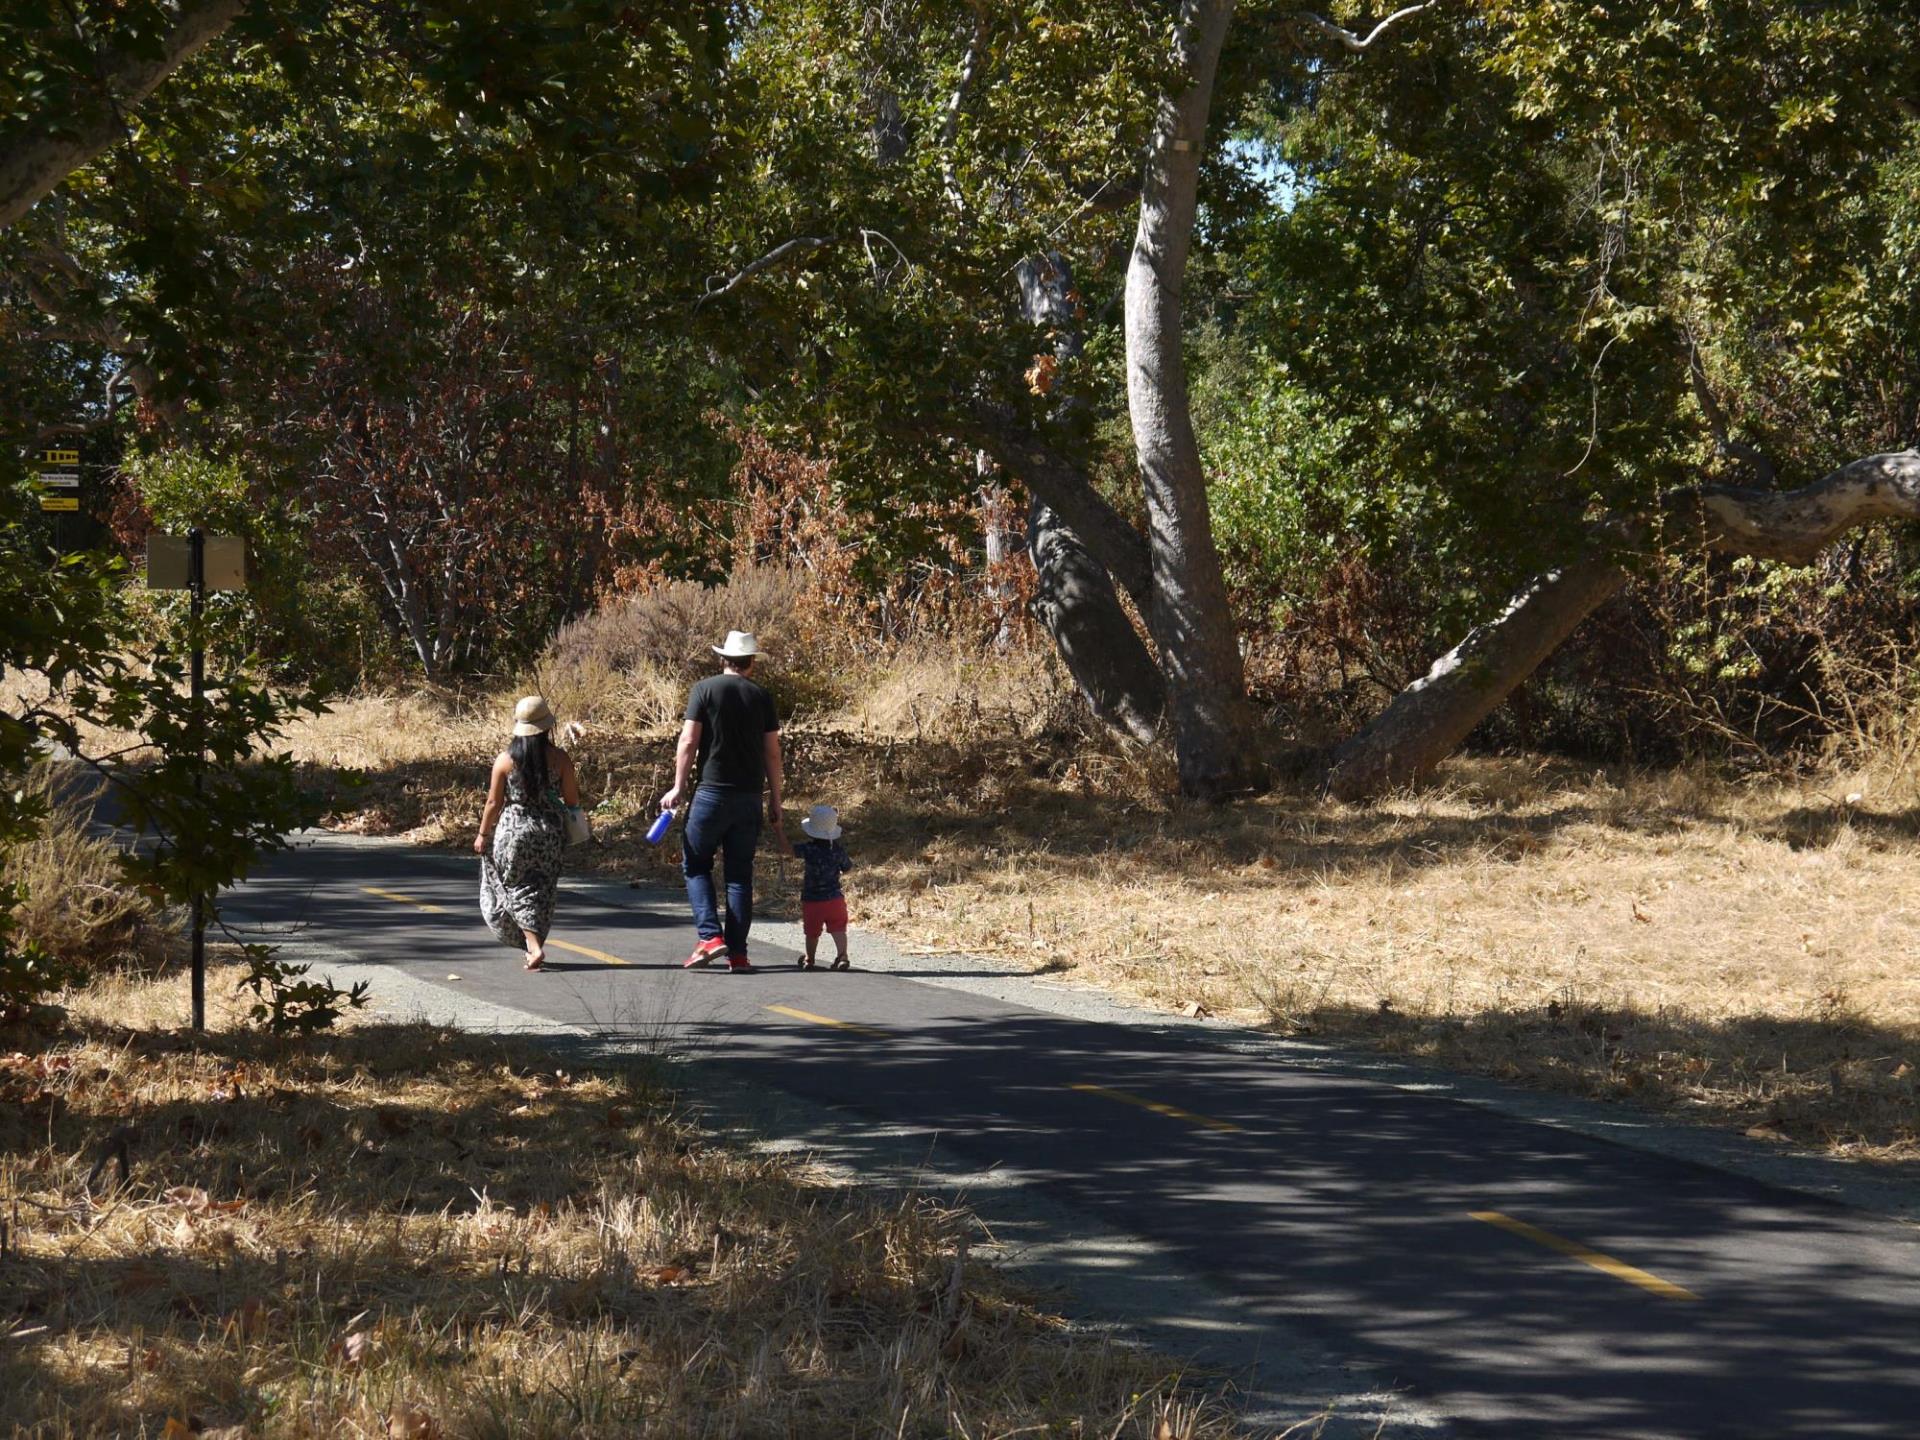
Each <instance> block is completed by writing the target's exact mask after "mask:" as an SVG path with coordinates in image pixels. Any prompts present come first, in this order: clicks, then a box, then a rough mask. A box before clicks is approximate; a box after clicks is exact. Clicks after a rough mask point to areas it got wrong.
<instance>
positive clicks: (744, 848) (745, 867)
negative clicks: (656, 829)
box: [680, 786, 760, 955]
mask: <svg viewBox="0 0 1920 1440" xmlns="http://www.w3.org/2000/svg"><path fill="white" fill-rule="evenodd" d="M759 844H760V796H759V795H758V794H757V793H749V792H747V791H745V790H709V789H707V788H706V787H704V786H702V787H701V788H700V789H698V790H695V791H694V792H693V804H692V805H690V806H688V807H687V824H686V828H685V829H684V830H683V831H682V832H681V840H680V858H681V863H682V865H683V866H684V867H685V868H686V872H687V901H688V903H689V904H691V905H692V906H693V927H694V929H696V930H698V931H699V932H700V938H701V939H702V940H711V939H712V938H713V937H714V936H716V935H719V934H722V933H724V934H725V935H726V937H727V954H729V955H744V954H746V953H747V931H748V930H749V929H751V928H752V926H753V852H754V850H755V849H756V848H757V847H758V846H759ZM716 850H724V851H725V852H726V862H725V864H724V866H723V867H722V868H723V872H724V874H725V876H726V881H727V919H726V924H725V926H724V927H723V926H722V925H721V923H720V913H719V908H718V904H717V902H716V900H715V897H714V893H713V853H714V851H716Z"/></svg>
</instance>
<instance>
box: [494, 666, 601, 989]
mask: <svg viewBox="0 0 1920 1440" xmlns="http://www.w3.org/2000/svg"><path fill="white" fill-rule="evenodd" d="M552 735H553V711H552V709H551V708H549V707H548V705H547V702H546V700H545V699H543V698H542V697H541V696H538V695H529V696H527V697H526V699H524V700H522V701H521V702H520V703H519V704H518V705H516V706H515V707H514V710H513V739H512V740H511V741H510V742H509V743H508V745H507V748H506V749H505V750H503V751H501V752H500V753H499V754H498V755H497V756H495V757H494V761H493V779H492V783H491V784H490V785H489V787H488V789H487V809H486V813H485V814H484V815H482V816H481V817H480V833H479V834H478V835H476V836H474V839H473V849H474V853H475V854H477V855H478V856H479V857H480V915H481V917H482V918H483V919H484V920H485V921H486V922H487V928H488V929H490V930H492V931H493V933H494V934H495V935H497V936H499V937H500V943H501V944H503V945H511V946H513V947H514V948H515V949H521V948H524V949H525V950H526V952H527V969H529V970H539V969H542V968H544V967H545V965H546V962H547V931H548V930H550V929H552V928H553V892H554V889H555V887H556V886H557V885H558V884H559V883H560V851H561V850H562V848H563V847H564V846H565V845H566V820H565V817H564V816H563V814H562V813H561V808H560V807H561V805H562V804H563V803H564V804H567V805H578V804H579V803H580V776H579V774H578V772H576V771H575V770H574V768H573V760H572V759H571V758H570V757H569V756H568V754H567V752H566V751H564V750H562V749H561V748H560V747H559V746H558V745H555V744H554V743H553V739H552ZM556 792H558V793H557V794H556Z"/></svg>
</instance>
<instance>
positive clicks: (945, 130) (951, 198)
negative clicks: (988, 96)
mask: <svg viewBox="0 0 1920 1440" xmlns="http://www.w3.org/2000/svg"><path fill="white" fill-rule="evenodd" d="M986 48H987V17H986V15H985V14H984V13H982V12H979V11H976V12H975V13H974V17H973V40H972V42H971V43H969V44H968V46H967V53H966V58H964V59H963V60H962V61H961V62H960V78H959V79H958V80H957V81H955V82H954V86H953V94H951V95H949V96H948V97H947V114H946V118H945V119H944V120H942V121H941V122H940V180H941V184H942V186H943V187H944V188H945V190H946V196H947V203H948V204H950V205H951V206H953V208H954V209H955V210H964V209H965V208H966V203H967V202H966V196H965V195H964V194H962V193H961V190H960V178H959V176H958V175H957V174H955V173H954V168H953V142H954V141H955V140H957V139H958V138H959V136H960V109H961V107H962V106H963V105H965V104H966V103H967V92H968V91H969V90H971V89H972V88H973V82H974V80H975V78H976V77H977V76H978V75H979V73H980V57H981V56H982V55H983V54H984V53H985V52H986Z"/></svg>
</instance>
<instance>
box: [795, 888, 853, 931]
mask: <svg viewBox="0 0 1920 1440" xmlns="http://www.w3.org/2000/svg"><path fill="white" fill-rule="evenodd" d="M800 925H801V928H802V929H803V930H805V932H806V936H807V939H809V940H818V939H819V938H820V932H821V931H822V930H824V931H826V932H827V933H828V934H829V935H844V934H846V933H847V897H846V896H844V895H842V896H841V897H840V898H839V899H837V900H802V901H801V902H800Z"/></svg>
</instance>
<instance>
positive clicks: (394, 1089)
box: [0, 970, 1230, 1440]
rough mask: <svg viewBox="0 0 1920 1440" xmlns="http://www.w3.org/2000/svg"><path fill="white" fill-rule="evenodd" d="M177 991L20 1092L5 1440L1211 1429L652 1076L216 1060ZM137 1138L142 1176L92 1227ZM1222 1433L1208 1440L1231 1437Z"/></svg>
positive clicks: (0, 1343)
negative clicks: (690, 1112) (727, 1139)
mask: <svg viewBox="0 0 1920 1440" xmlns="http://www.w3.org/2000/svg"><path fill="white" fill-rule="evenodd" d="M230 988H231V972H230V971H220V970H216V972H215V975H214V983H213V984H212V985H211V986H210V990H211V992H212V993H213V994H214V995H216V996H223V995H224V994H225V993H226V992H227V991H228V990H229V989H230ZM180 989H181V982H180V980H179V979H178V978H177V977H176V978H174V979H171V980H169V981H167V982H166V983H165V984H164V986H160V985H156V984H155V983H153V982H147V981H135V980H132V979H128V978H125V977H123V978H121V979H118V980H115V981H111V982H108V983H107V984H106V985H104V986H103V987H100V988H98V989H96V990H94V991H91V992H88V993H86V994H84V995H81V996H78V997H75V999H74V1002H73V1010H72V1015H73V1020H72V1028H71V1029H70V1030H69V1031H68V1032H67V1033H65V1034H63V1035H61V1036H58V1037H55V1039H54V1040H53V1041H51V1042H46V1041H44V1040H42V1041H39V1042H37V1043H36V1044H35V1046H34V1049H33V1050H32V1051H31V1052H29V1053H15V1054H12V1055H10V1056H6V1057H5V1058H4V1059H0V1193H4V1195H5V1196H6V1197H8V1204H7V1218H8V1220H9V1223H10V1229H9V1233H8V1235H7V1237H6V1243H5V1245H0V1250H4V1252H5V1253H4V1255H0V1431H9V1430H10V1431H11V1433H13V1434H16V1435H33V1436H43V1437H65V1436H82V1435H85V1436H108V1435H126V1434H135V1433H139V1434H146V1435H155V1436H158V1435H161V1434H162V1433H163V1431H164V1433H165V1434H166V1435H168V1436H172V1435H175V1434H184V1433H187V1432H188V1431H203V1432H206V1433H213V1432H217V1431H220V1430H221V1429H223V1428H224V1427H243V1428H241V1429H238V1430H232V1431H230V1432H229V1433H230V1434H235V1435H237V1434H244V1435H247V1436H258V1437H276V1436H322V1435H324V1436H334V1435H372V1436H381V1435H385V1436H407V1437H413V1440H424V1437H429V1436H462V1437H466V1436H480V1437H484V1436H503V1437H504V1436H513V1437H542V1436H553V1437H562V1436H564V1437H569V1440H578V1437H592V1436H614V1435H619V1436H625V1435H632V1434H646V1435H662V1436H675V1435H701V1436H723V1435H726V1436H731V1435H746V1436H754V1435H769V1436H771V1435H794V1434H809V1435H845V1436H867V1435H886V1436H898V1435H909V1436H934V1435H969V1436H978V1437H985V1436H1007V1435H1012V1434H1017V1433H1053V1434H1074V1435H1078V1434H1083V1433H1084V1434H1088V1435H1093V1434H1099V1435H1108V1434H1132V1435H1140V1436H1145V1435H1148V1434H1151V1433H1152V1432H1153V1429H1154V1426H1155V1423H1156V1420H1157V1417H1158V1415H1159V1414H1160V1413H1161V1412H1162V1411H1163V1410H1164V1409H1165V1407H1166V1406H1167V1405H1168V1404H1169V1403H1175V1402H1177V1403H1179V1404H1180V1405H1181V1406H1182V1407H1183V1410H1184V1411H1186V1412H1191V1411H1192V1410H1193V1407H1194V1400H1195V1397H1194V1396H1193V1395H1192V1394H1190V1393H1189V1394H1174V1393H1173V1390H1172V1387H1170V1383H1169V1380H1168V1373H1169V1372H1168V1368H1167V1367H1166V1366H1165V1365H1163V1364H1161V1363H1159V1362H1157V1361H1156V1360H1155V1359H1154V1358H1153V1357H1151V1356H1148V1355H1145V1354H1142V1353H1140V1352H1137V1351H1134V1350H1130V1349H1128V1348H1126V1347H1123V1346H1118V1345H1115V1344H1113V1343H1111V1342H1106V1341H1102V1340H1097V1339H1090V1338H1087V1337H1085V1336H1083V1335H1079V1334H1076V1333H1074V1332H1071V1331H1069V1330H1068V1329H1067V1328H1066V1327H1064V1326H1063V1325H1062V1324H1061V1322H1059V1321H1058V1320H1056V1319H1054V1318H1053V1317H1051V1316H1050V1315H1049V1314H1047V1313H1046V1312H1045V1311H1043V1310H1040V1309H1037V1308H1035V1306H1034V1305H1032V1304H1031V1303H1029V1302H1028V1301H1027V1300H1026V1299H1024V1298H1023V1297H1022V1296H1021V1295H1020V1294H1019V1293H1017V1292H1016V1291H1015V1290H1013V1289H1012V1288H1010V1287H1009V1286H1008V1285H1007V1284H1006V1283H1005V1282H1004V1281H1003V1280H1002V1279H1001V1277H999V1276H998V1275H997V1274H996V1273H995V1271H994V1270H993V1268H992V1267H991V1266H990V1265H983V1264H981V1263H980V1262H979V1261H978V1259H977V1258H976V1259H973V1260H969V1261H967V1262H966V1263H965V1266H964V1268H963V1269H962V1270H961V1271H960V1279H959V1285H958V1288H957V1289H956V1288H955V1280H954V1277H955V1270H956V1264H957V1263H958V1262H957V1260H956V1256H957V1254H958V1253H959V1252H958V1250H957V1248H956V1247H957V1243H958V1242H959V1240H960V1239H961V1237H963V1236H966V1235H968V1234H969V1233H970V1232H977V1222H973V1221H971V1220H970V1218H969V1217H968V1216H967V1215H966V1214H965V1213H964V1212H961V1211H957V1210H954V1209H950V1208H947V1207H945V1206H942V1205H939V1204H936V1203H934V1202H932V1201H931V1200H927V1199H924V1198H915V1197H909V1198H906V1199H901V1200H888V1201H882V1200H880V1199H878V1198H875V1197H872V1196H869V1195H867V1194H865V1193H863V1192H861V1191H858V1190H855V1189H851V1188H847V1187H843V1186H837V1185H834V1184H832V1183H829V1182H828V1181H827V1180H826V1179H824V1178H823V1177H821V1176H819V1175H817V1174H814V1173H811V1172H809V1171H808V1170H807V1169H805V1168H804V1167H801V1166H799V1165H796V1164H794V1163H793V1162H791V1161H786V1160H776V1159H772V1158H768V1157H765V1156H756V1155H750V1154H746V1153H742V1152H739V1151H737V1150H730V1149H727V1148H724V1147H721V1146H719V1145H716V1144H714V1143H713V1142H712V1141H711V1140H710V1139H709V1137H707V1136H705V1135H703V1134H702V1133H700V1132H699V1131H697V1130H696V1129H694V1128H693V1127H691V1126H690V1125H689V1124H687V1123H686V1122H685V1121H684V1120H683V1119H682V1118H680V1117H679V1116H678V1115H677V1113H676V1110H675V1106H674V1103H673V1100H672V1097H671V1096H670V1095H668V1094H667V1093H665V1092H663V1091H662V1090H661V1089H660V1088H659V1086H658V1085H657V1083H656V1078H655V1076H654V1075H653V1074H652V1073H651V1072H650V1071H649V1070H647V1069H645V1068H631V1067H624V1068H623V1067H621V1066H618V1065H614V1064H611V1063H593V1062H588V1061H581V1062H580V1063H569V1062H566V1061H562V1062H561V1063H560V1065H558V1066H556V1063H555V1055H554V1052H552V1051H551V1050H542V1049H539V1048H536V1047H534V1046H531V1045H527V1044H517V1043H509V1042H505V1041H498V1040H490V1039H486V1038H480V1037H474V1036H468V1035H462V1034H458V1033H455V1032H450V1031H445V1030H439V1029H434V1028H429V1027H423V1026H410V1027H393V1026H381V1025H369V1026H364V1027H355V1028H351V1029H348V1030H346V1031H343V1032H342V1033H339V1034H335V1035H328V1036H321V1037H317V1038H313V1039H306V1040H300V1041H289V1040H283V1039H270V1038H268V1037H264V1036H261V1035H258V1034H255V1033H250V1032H245V1031H238V1030H235V1029H232V1028H230V1027H231V1025H232V1023H233V1020H234V1012H233V1010H232V1007H230V1006H227V1007H220V1006H216V1012H217V1013H216V1017H215V1031H214V1033H213V1034H211V1035H210V1036H209V1037H207V1038H206V1039H205V1040H204V1041H203V1042H201V1043H199V1044H197V1045H196V1044H193V1043H190V1042H189V1040H188V1038H187V1037H185V1036H183V1035H180V1034H178V1033H177V1032H171V1031H166V1030H163V1029H159V1028H156V1026H155V1025H154V1023H152V1022H153V1020H154V1019H156V1018H158V1017H161V1016H165V1017H167V1018H169V1019H171V1018H174V1016H175V1013H176V1012H177V1009H178V1006H179V1003H180V994H179V992H180ZM12 1038H13V1039H15V1040H16V1042H17V1041H18V1039H19V1037H17V1036H16V1037H12ZM4 1050H5V1047H4V1046H0V1053H4ZM123 1126H131V1127H134V1129H135V1131H136V1132H137V1133H136V1135H135V1138H134V1139H133V1141H132V1144H131V1148H130V1152H129V1153H130V1159H131V1173H130V1175H129V1176H128V1178H127V1179H126V1180H125V1181H124V1182H123V1181H122V1180H121V1179H120V1178H119V1176H118V1174H117V1173H116V1171H115V1170H114V1168H113V1167H112V1166H111V1165H110V1166H108V1167H107V1169H106V1170H105V1172H104V1173H103V1174H102V1176H101V1177H100V1178H99V1179H98V1181H97V1182H96V1183H95V1185H94V1187H93V1189H92V1191H91V1193H89V1191H88V1189H87V1188H86V1182H87V1177H88V1172H89V1169H90V1168H91V1167H92V1163H93V1160H94V1158H95V1156H96V1154H97V1153H98V1150H97V1147H99V1146H100V1145H101V1142H102V1141H103V1140H105V1139H107V1138H109V1137H110V1136H112V1135H113V1134H114V1133H116V1131H118V1130H119V1128H120V1127H123ZM976 1238H977V1233H976ZM976 1254H977V1252H976ZM1140 1396H1145V1397H1146V1398H1145V1399H1144V1400H1141V1399H1138V1398H1137V1397H1140ZM1169 1396H1170V1397H1171V1399H1169V1398H1163V1397H1169ZM1200 1410H1201V1412H1202V1416H1201V1418H1200V1419H1199V1420H1198V1421H1197V1422H1196V1423H1194V1424H1193V1425H1192V1426H1191V1428H1190V1430H1186V1433H1187V1434H1188V1435H1190V1436H1192V1437H1200V1436H1207V1437H1213V1436H1224V1435H1226V1434H1228V1433H1229V1429H1230V1426H1229V1422H1228V1420H1227V1418H1226V1417H1225V1415H1224V1412H1222V1411H1221V1410H1220V1409H1219V1407H1218V1406H1217V1405H1214V1404H1211V1403H1202V1404H1201V1406H1200ZM1047 1427H1052V1428H1051V1430H1049V1429H1048V1428H1047ZM1183 1429H1185V1427H1184V1426H1183Z"/></svg>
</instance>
